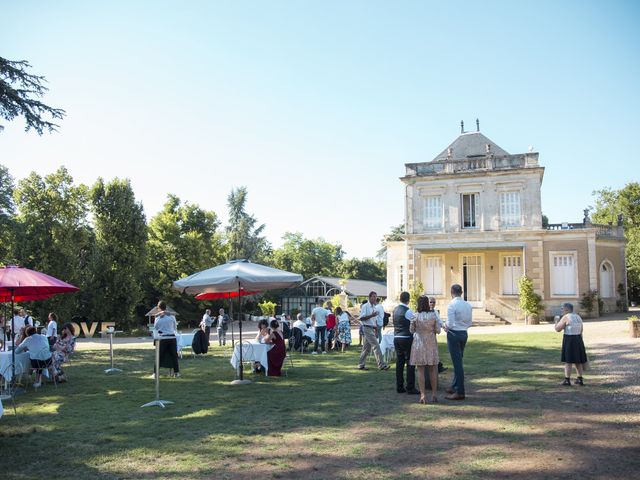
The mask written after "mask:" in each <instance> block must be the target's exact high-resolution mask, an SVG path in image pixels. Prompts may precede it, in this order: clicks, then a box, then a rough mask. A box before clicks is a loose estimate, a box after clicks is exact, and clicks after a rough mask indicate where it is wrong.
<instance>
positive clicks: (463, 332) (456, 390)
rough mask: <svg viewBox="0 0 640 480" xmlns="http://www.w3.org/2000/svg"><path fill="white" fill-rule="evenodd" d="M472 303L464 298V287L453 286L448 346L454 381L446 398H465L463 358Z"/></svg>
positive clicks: (448, 316) (448, 319)
mask: <svg viewBox="0 0 640 480" xmlns="http://www.w3.org/2000/svg"><path fill="white" fill-rule="evenodd" d="M472 311H473V309H472V308H471V305H470V304H469V303H467V302H466V301H465V300H463V299H462V287H461V286H460V285H458V284H454V285H452V286H451V303H449V307H448V308H447V323H446V324H445V326H444V331H445V332H447V347H448V348H449V354H450V355H451V363H453V382H452V383H451V387H450V388H448V389H447V393H449V395H447V396H446V397H445V398H446V399H448V400H464V396H465V392H464V366H463V364H462V358H463V356H464V347H465V345H466V344H467V337H468V335H467V330H468V329H469V327H470V326H471V317H472Z"/></svg>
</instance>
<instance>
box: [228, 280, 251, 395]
mask: <svg viewBox="0 0 640 480" xmlns="http://www.w3.org/2000/svg"><path fill="white" fill-rule="evenodd" d="M240 289H241V287H240V281H238V331H239V335H240V340H238V342H239V343H238V350H240V368H239V370H240V379H239V380H234V381H232V382H231V385H247V384H249V383H251V380H245V379H244V366H243V364H242V350H243V349H242V297H241V296H240V293H241V292H240ZM233 351H234V352H235V348H234V350H233Z"/></svg>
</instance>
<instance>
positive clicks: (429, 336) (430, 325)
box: [409, 295, 440, 403]
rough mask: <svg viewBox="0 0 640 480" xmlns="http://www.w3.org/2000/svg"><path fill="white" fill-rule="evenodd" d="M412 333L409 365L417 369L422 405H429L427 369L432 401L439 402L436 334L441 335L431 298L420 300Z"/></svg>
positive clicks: (425, 297)
mask: <svg viewBox="0 0 640 480" xmlns="http://www.w3.org/2000/svg"><path fill="white" fill-rule="evenodd" d="M409 329H410V331H411V332H412V333H413V344H412V345H411V357H410V359H409V363H410V364H411V365H415V366H416V367H417V370H418V371H417V372H416V375H417V377H418V385H419V388H420V403H427V392H426V388H425V378H424V372H425V367H427V369H428V370H429V381H430V382H431V401H432V402H434V403H435V402H437V401H438V397H437V391H438V362H439V361H440V358H439V356H438V341H437V340H436V334H437V333H440V326H439V324H438V319H437V317H436V314H435V312H433V311H432V310H431V309H430V307H429V297H427V296H424V295H423V296H421V297H420V298H418V315H417V317H416V318H415V319H414V320H412V321H411V326H410V328H409Z"/></svg>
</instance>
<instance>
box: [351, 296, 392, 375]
mask: <svg viewBox="0 0 640 480" xmlns="http://www.w3.org/2000/svg"><path fill="white" fill-rule="evenodd" d="M377 298H378V294H377V293H376V292H371V293H369V301H368V302H367V303H365V304H363V305H362V306H361V307H360V324H361V325H362V332H363V336H364V340H363V342H362V353H361V354H360V361H359V362H358V368H359V369H360V370H367V367H366V366H365V362H366V361H367V357H368V356H369V354H370V353H371V350H373V354H374V355H375V357H376V361H377V362H378V368H379V369H380V370H389V365H387V364H386V363H385V362H384V358H383V357H382V351H381V350H380V344H379V343H378V339H377V338H376V334H375V331H374V330H375V328H376V325H377V320H376V319H377V318H378V310H377V309H376V300H377Z"/></svg>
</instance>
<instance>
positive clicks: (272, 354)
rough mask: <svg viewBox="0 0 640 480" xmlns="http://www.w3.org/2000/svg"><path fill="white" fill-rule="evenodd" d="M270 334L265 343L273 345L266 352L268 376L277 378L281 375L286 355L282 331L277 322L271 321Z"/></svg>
mask: <svg viewBox="0 0 640 480" xmlns="http://www.w3.org/2000/svg"><path fill="white" fill-rule="evenodd" d="M270 327H271V334H270V335H269V337H268V338H267V339H266V342H265V343H271V344H273V348H271V350H269V351H268V352H267V358H268V359H269V376H270V377H272V376H273V377H279V376H280V375H282V364H283V363H284V359H285V357H286V355H287V352H286V350H285V346H284V336H283V335H282V330H280V323H278V321H277V320H271V324H270Z"/></svg>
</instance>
